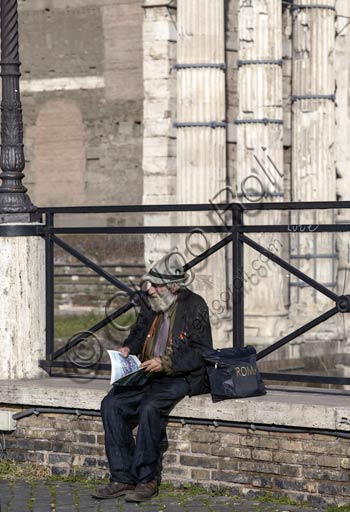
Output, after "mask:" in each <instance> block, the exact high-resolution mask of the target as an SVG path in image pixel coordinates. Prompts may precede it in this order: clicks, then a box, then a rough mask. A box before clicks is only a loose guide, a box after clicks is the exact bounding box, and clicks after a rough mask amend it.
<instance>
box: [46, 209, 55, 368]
mask: <svg viewBox="0 0 350 512" xmlns="http://www.w3.org/2000/svg"><path fill="white" fill-rule="evenodd" d="M45 220H46V228H47V231H46V234H45V275H46V359H47V360H51V358H52V354H53V352H54V349H55V347H54V336H55V332H54V317H55V315H54V307H55V304H54V243H53V241H52V238H51V232H50V231H49V228H52V227H53V225H54V214H53V213H46V215H45Z"/></svg>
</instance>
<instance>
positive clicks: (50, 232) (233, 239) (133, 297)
mask: <svg viewBox="0 0 350 512" xmlns="http://www.w3.org/2000/svg"><path fill="white" fill-rule="evenodd" d="M214 208H215V210H216V211H217V212H221V214H223V213H224V215H225V218H227V215H229V217H230V221H229V222H225V224H224V225H222V226H219V225H218V226H216V225H201V226H198V225H197V226H152V227H147V226H129V227H124V226H123V227H117V226H113V227H57V226H55V215H57V214H68V215H74V214H92V213H93V214H102V213H119V214H124V215H126V214H132V213H143V214H149V213H161V212H162V213H168V212H184V213H188V212H210V211H213V205H212V204H196V205H155V206H151V205H147V206H146V205H145V206H114V207H105V206H103V207H102V206H101V207H62V208H41V209H40V213H41V214H44V215H45V227H44V228H43V232H42V234H43V235H44V236H45V240H46V325H47V331H46V333H47V334H46V359H45V360H42V361H40V365H41V367H42V368H44V369H45V370H46V371H47V372H48V373H49V374H51V371H52V369H53V368H62V367H64V368H67V367H71V366H70V365H72V366H73V364H72V363H69V362H67V361H58V358H59V357H60V356H62V355H63V354H65V353H67V352H68V351H70V350H71V349H72V348H73V347H75V346H76V345H77V344H79V343H81V342H82V341H83V340H84V339H86V338H87V337H88V336H89V335H90V334H89V333H96V332H97V331H99V330H100V329H101V328H103V327H105V326H106V325H108V324H109V323H110V322H112V321H113V320H114V319H116V318H117V317H119V316H121V315H123V314H124V313H126V312H127V311H129V310H130V309H131V308H134V307H135V306H137V305H139V304H140V301H141V300H143V296H142V292H140V291H139V290H135V289H133V288H130V287H129V286H127V285H126V284H125V283H124V282H123V281H121V280H120V279H118V278H117V277H115V276H113V275H111V274H110V273H109V272H107V271H106V270H105V269H103V268H102V267H101V266H99V265H97V264H96V263H95V262H93V261H92V260H91V259H89V258H88V257H86V256H85V255H83V254H82V253H81V252H79V251H78V250H77V249H75V248H73V247H72V246H71V245H69V244H68V243H67V242H66V241H64V240H63V239H62V238H60V237H59V235H62V234H89V235H92V234H144V235H146V234H153V235H154V234H174V233H193V231H194V230H196V231H198V230H200V232H201V233H218V234H222V233H225V234H226V236H225V237H224V238H223V239H222V240H220V241H219V242H217V243H216V244H214V245H213V246H212V247H209V248H208V249H207V250H205V251H204V252H203V253H201V254H200V255H198V256H197V257H195V258H194V259H192V260H191V261H189V262H187V263H186V264H185V266H184V270H185V271H187V270H190V269H191V268H193V267H195V266H196V265H198V264H199V263H200V262H202V261H203V260H205V259H206V258H208V257H210V256H211V255H212V254H214V253H216V252H217V251H219V250H220V249H222V248H223V247H225V246H227V245H228V244H230V243H232V322H233V334H232V336H233V338H232V344H233V346H234V347H243V346H244V279H243V274H244V244H246V245H247V246H249V247H251V248H252V249H254V250H255V251H257V252H258V253H260V254H263V255H264V256H265V257H267V258H268V259H269V260H271V261H273V262H274V263H276V264H277V265H279V266H280V267H282V268H283V269H285V270H287V271H288V272H290V273H291V274H292V275H294V276H295V277H297V278H298V279H300V280H302V281H303V282H304V283H306V285H309V286H311V287H312V288H314V289H315V290H317V291H318V292H320V293H322V294H323V295H325V296H326V297H328V298H329V299H331V300H332V301H333V302H334V306H333V307H332V308H331V309H329V310H328V311H326V312H324V313H322V314H321V315H319V316H318V317H316V318H314V319H313V320H311V321H309V322H308V323H306V324H305V325H303V326H301V327H298V328H297V329H295V330H294V331H292V332H290V333H289V334H287V335H285V336H283V337H282V338H281V339H279V340H277V341H276V342H274V343H273V344H272V345H270V346H269V347H267V348H265V349H263V350H261V351H260V352H259V353H258V355H257V358H258V360H261V359H262V358H264V357H266V356H267V355H269V354H271V353H272V352H274V351H276V350H278V349H279V348H281V347H283V346H284V345H286V344H288V343H290V342H291V341H292V340H294V339H296V338H297V337H299V336H301V335H302V334H304V333H306V332H307V331H309V330H310V329H312V328H313V327H316V326H317V325H319V324H321V323H322V322H324V321H326V320H328V319H329V318H331V317H333V316H334V315H336V314H337V313H341V314H345V313H349V312H350V295H338V294H337V293H335V292H334V291H332V290H329V289H328V288H327V287H326V286H324V285H323V284H321V283H319V282H318V281H316V280H315V279H313V278H311V277H310V276H308V275H306V274H304V273H303V272H301V271H300V270H299V269H298V268H297V267H295V266H294V265H292V264H291V263H289V262H288V261H285V260H283V259H282V258H281V257H279V256H278V255H276V254H274V253H272V252H271V251H270V250H268V249H266V248H265V247H263V246H262V245H260V244H258V243H257V242H255V241H254V240H252V239H251V238H250V237H249V236H247V234H249V233H305V232H307V230H308V229H309V227H310V226H309V225H304V224H284V225H283V224H278V225H271V224H268V225H261V224H251V223H250V224H249V225H245V224H244V214H245V213H246V212H249V211H267V210H277V211H289V212H291V211H293V210H300V211H309V210H322V209H323V210H325V209H341V208H342V209H349V208H350V202H349V201H341V202H340V201H336V202H299V203H293V202H283V203H277V202H276V203H230V204H215V207H214ZM335 232H350V224H348V223H340V224H335V223H332V224H319V225H315V226H313V227H312V233H335ZM55 245H57V246H59V247H61V249H63V250H64V251H66V252H68V253H69V254H70V255H72V256H74V257H75V258H77V259H78V260H79V261H80V262H81V263H83V264H84V265H86V266H87V267H89V268H90V269H91V270H93V271H94V272H96V273H97V274H98V275H99V276H101V277H103V278H104V279H106V280H107V281H108V282H109V283H111V284H112V285H114V286H115V287H116V288H118V290H122V291H124V292H125V294H126V295H127V296H128V297H129V302H128V303H127V304H125V305H123V306H122V307H120V308H118V309H116V310H115V311H113V313H111V314H110V315H108V316H106V317H105V318H104V319H103V320H101V321H100V322H98V323H97V324H95V325H93V326H91V327H90V328H89V329H88V330H87V331H86V336H84V335H83V336H81V335H79V336H78V337H77V338H76V339H74V338H73V339H71V340H70V341H69V343H67V344H66V345H65V346H64V347H62V348H60V349H58V350H55V349H54V246H55ZM109 368H110V365H109V364H104V363H100V364H97V365H95V367H94V369H95V370H108V369H109ZM262 375H263V377H264V378H266V379H268V380H277V381H291V382H293V381H295V382H317V383H322V384H337V385H345V384H350V378H346V377H330V376H324V375H296V374H286V373H266V372H265V373H263V374H262Z"/></svg>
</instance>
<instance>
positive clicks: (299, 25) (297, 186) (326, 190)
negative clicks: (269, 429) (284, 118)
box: [291, 0, 336, 317]
mask: <svg viewBox="0 0 350 512" xmlns="http://www.w3.org/2000/svg"><path fill="white" fill-rule="evenodd" d="M295 3H296V2H295ZM325 3H326V4H327V6H326V7H322V6H320V4H319V3H317V2H314V0H303V1H299V0H298V2H297V4H298V5H295V6H293V8H292V9H293V18H294V19H293V22H294V26H293V30H294V32H293V84H292V90H293V97H292V100H293V130H292V148H293V153H292V200H293V201H334V200H335V199H336V172H335V157H334V143H335V96H334V95H335V73H334V45H335V8H334V6H335V0H330V1H328V0H327V2H325ZM300 4H301V5H302V6H303V7H300ZM292 218H293V223H296V224H299V223H302V224H321V223H331V222H333V221H334V217H333V216H332V212H330V211H322V210H321V211H318V212H317V213H315V212H309V213H307V212H303V213H301V214H300V215H298V214H297V213H294V214H293V216H292ZM291 250H292V254H294V255H296V256H297V257H298V259H297V260H294V261H293V263H294V264H296V265H297V266H299V268H300V269H301V270H302V271H303V272H305V273H306V274H308V275H310V276H311V277H314V278H315V279H316V280H318V281H319V282H321V283H323V284H326V285H331V283H332V281H334V269H333V264H334V261H333V259H332V256H331V255H332V254H334V253H335V247H334V244H333V240H332V235H330V234H327V233H322V234H318V235H316V234H303V233H300V234H298V235H294V236H293V237H292V247H291ZM327 255H328V256H327ZM293 280H294V279H293ZM291 302H292V304H293V313H294V314H295V315H296V316H297V317H300V316H302V315H304V314H308V315H309V317H310V316H311V317H312V316H313V314H314V313H315V312H316V311H317V310H319V311H324V310H325V309H326V308H327V307H330V306H331V305H332V304H333V303H332V302H330V301H329V299H327V298H326V297H324V296H323V295H321V294H319V293H318V292H315V291H314V290H313V289H311V288H309V287H308V288H298V287H293V288H292V293H291Z"/></svg>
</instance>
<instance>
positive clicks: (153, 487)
mask: <svg viewBox="0 0 350 512" xmlns="http://www.w3.org/2000/svg"><path fill="white" fill-rule="evenodd" d="M157 494H158V482H157V480H151V481H150V482H146V483H145V484H137V485H136V488H135V490H134V491H131V492H128V493H126V496H125V501H135V502H140V501H145V500H149V499H150V498H153V496H157Z"/></svg>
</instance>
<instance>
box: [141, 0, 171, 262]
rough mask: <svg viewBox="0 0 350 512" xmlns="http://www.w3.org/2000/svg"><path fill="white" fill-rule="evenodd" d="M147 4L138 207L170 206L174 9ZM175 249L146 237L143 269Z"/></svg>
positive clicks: (157, 219)
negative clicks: (148, 205) (140, 181)
mask: <svg viewBox="0 0 350 512" xmlns="http://www.w3.org/2000/svg"><path fill="white" fill-rule="evenodd" d="M159 3H160V2H159V1H158V0H146V1H145V4H144V7H145V9H144V13H145V14H144V16H145V17H144V24H143V54H144V59H143V76H144V91H145V97H144V104H143V107H144V117H143V122H144V138H143V162H142V166H143V177H144V178H143V204H173V203H174V202H175V199H176V195H175V187H176V163H175V161H176V157H175V145H176V143H175V131H174V128H173V122H174V119H175V99H174V98H175V87H176V73H175V71H174V70H173V64H174V53H175V45H176V28H175V23H174V21H175V17H176V10H175V9H172V8H167V7H166V6H165V5H164V6H161V7H159ZM172 223H173V216H172V215H171V214H167V213H164V214H152V215H146V216H145V218H144V224H145V225H146V226H152V225H153V226H159V225H162V224H163V225H171V224H172ZM171 250H174V242H173V240H172V237H170V236H168V235H146V236H145V262H146V266H147V267H150V266H152V263H154V262H155V261H157V260H158V259H159V258H161V257H162V256H163V255H164V254H166V253H168V252H170V251H171Z"/></svg>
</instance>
